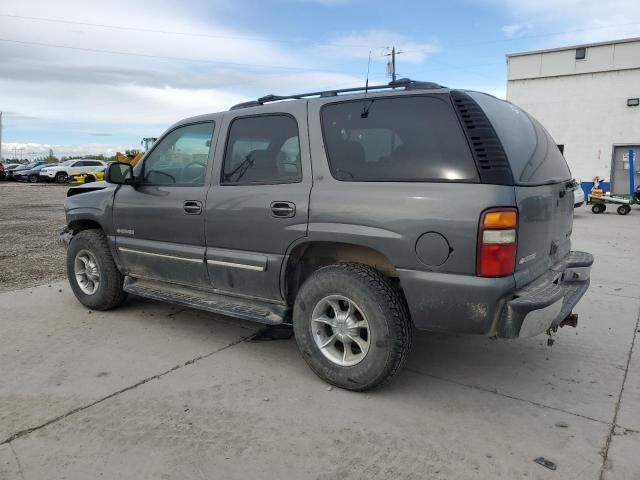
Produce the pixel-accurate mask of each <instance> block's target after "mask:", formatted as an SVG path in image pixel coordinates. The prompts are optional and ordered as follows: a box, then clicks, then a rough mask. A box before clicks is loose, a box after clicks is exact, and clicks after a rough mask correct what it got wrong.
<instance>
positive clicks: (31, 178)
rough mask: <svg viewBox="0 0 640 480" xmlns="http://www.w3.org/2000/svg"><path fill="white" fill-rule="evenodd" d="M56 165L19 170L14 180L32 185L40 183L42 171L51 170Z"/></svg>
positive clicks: (43, 165) (45, 164)
mask: <svg viewBox="0 0 640 480" xmlns="http://www.w3.org/2000/svg"><path fill="white" fill-rule="evenodd" d="M55 165H56V164H51V163H47V162H45V163H41V164H40V165H37V166H35V167H33V168H26V169H22V170H18V171H17V172H15V173H14V180H16V181H18V182H30V183H38V182H39V181H40V171H41V170H42V169H43V168H49V167H51V166H55Z"/></svg>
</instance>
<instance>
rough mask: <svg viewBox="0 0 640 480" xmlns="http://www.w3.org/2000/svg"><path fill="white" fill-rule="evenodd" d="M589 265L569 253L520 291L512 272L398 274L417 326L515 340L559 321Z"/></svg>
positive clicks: (581, 289)
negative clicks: (500, 274) (498, 274)
mask: <svg viewBox="0 0 640 480" xmlns="http://www.w3.org/2000/svg"><path fill="white" fill-rule="evenodd" d="M592 264H593V256H592V255H591V254H589V253H585V252H570V253H569V254H568V255H567V256H566V257H565V258H564V259H562V260H561V261H560V262H558V263H557V264H556V265H554V266H553V267H552V268H551V269H549V270H548V271H547V272H546V273H544V274H543V275H541V276H540V277H538V278H537V279H536V280H534V281H533V282H531V283H530V284H529V285H527V286H526V287H524V288H522V289H520V290H516V285H515V280H514V278H513V276H508V277H501V278H484V277H476V276H473V275H456V274H447V273H440V272H424V271H418V270H405V269H398V273H399V276H400V283H401V285H402V289H403V291H404V294H405V298H406V300H407V304H408V306H409V311H410V313H411V318H412V319H413V323H414V325H415V326H416V328H418V329H419V330H428V331H436V332H450V333H469V334H485V335H488V334H491V335H493V334H495V335H497V336H498V337H502V338H517V337H520V336H522V337H525V336H534V335H538V334H540V333H543V332H545V331H546V330H547V329H548V328H550V327H554V326H557V325H559V324H560V322H562V320H564V318H565V317H566V316H567V315H568V314H569V313H571V310H572V309H573V307H574V306H575V305H576V304H577V303H578V301H579V300H580V298H582V296H583V295H584V293H585V292H586V291H587V288H588V287H589V279H590V275H591V265H592Z"/></svg>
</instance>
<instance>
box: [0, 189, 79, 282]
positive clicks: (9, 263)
mask: <svg viewBox="0 0 640 480" xmlns="http://www.w3.org/2000/svg"><path fill="white" fill-rule="evenodd" d="M67 189H68V187H67V186H64V185H56V184H36V185H32V184H28V183H16V182H0V266H1V268H0V292H6V291H9V290H16V289H18V288H26V287H31V286H35V285H41V284H43V283H47V282H52V281H55V280H59V279H61V278H65V277H66V273H65V264H64V258H65V257H64V249H63V248H62V246H61V245H59V244H58V234H59V233H60V229H61V228H62V226H63V225H64V205H63V204H64V199H65V196H66V194H67Z"/></svg>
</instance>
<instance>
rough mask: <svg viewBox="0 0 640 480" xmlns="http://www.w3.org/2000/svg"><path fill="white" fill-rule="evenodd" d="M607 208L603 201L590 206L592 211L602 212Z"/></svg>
mask: <svg viewBox="0 0 640 480" xmlns="http://www.w3.org/2000/svg"><path fill="white" fill-rule="evenodd" d="M606 209H607V207H606V206H605V204H604V203H596V204H594V205H593V207H591V211H592V212H593V213H602V212H604V211H605V210H606Z"/></svg>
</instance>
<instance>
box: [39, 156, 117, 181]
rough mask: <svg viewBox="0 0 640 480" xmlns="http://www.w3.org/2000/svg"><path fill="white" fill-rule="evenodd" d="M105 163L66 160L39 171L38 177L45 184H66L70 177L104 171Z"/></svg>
mask: <svg viewBox="0 0 640 480" xmlns="http://www.w3.org/2000/svg"><path fill="white" fill-rule="evenodd" d="M105 166H106V163H105V162H103V161H101V160H84V159H80V160H67V161H66V162H62V163H60V164H58V165H56V166H53V167H46V168H43V169H42V170H40V177H41V179H42V180H44V181H47V182H52V181H55V182H57V183H66V182H67V181H68V180H69V176H70V175H74V174H76V173H88V172H95V171H99V170H102V169H104V167H105Z"/></svg>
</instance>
